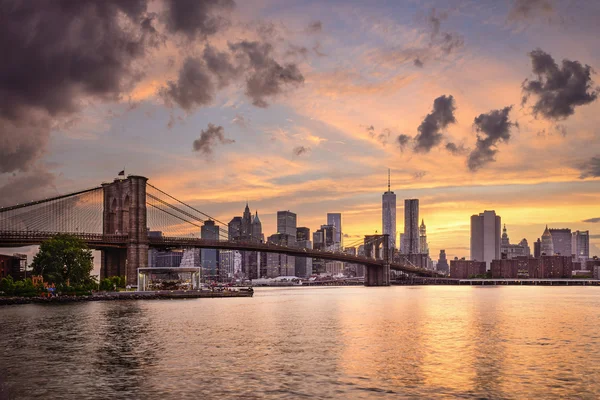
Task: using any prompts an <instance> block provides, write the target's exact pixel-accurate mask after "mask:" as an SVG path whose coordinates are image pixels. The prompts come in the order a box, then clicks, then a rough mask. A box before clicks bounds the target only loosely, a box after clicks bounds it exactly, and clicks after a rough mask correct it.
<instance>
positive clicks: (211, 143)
mask: <svg viewBox="0 0 600 400" xmlns="http://www.w3.org/2000/svg"><path fill="white" fill-rule="evenodd" d="M219 143H220V144H231V143H235V140H233V139H228V138H226V137H225V130H224V129H223V127H222V126H215V125H213V124H208V128H206V130H203V131H201V132H200V138H199V139H196V140H194V143H193V148H194V151H198V152H200V153H202V154H204V155H207V156H210V155H212V153H213V151H214V148H215V146H216V145H217V144H219Z"/></svg>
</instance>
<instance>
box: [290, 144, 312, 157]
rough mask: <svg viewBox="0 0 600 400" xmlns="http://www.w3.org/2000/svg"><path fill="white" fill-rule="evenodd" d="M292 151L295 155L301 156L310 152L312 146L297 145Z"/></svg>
mask: <svg viewBox="0 0 600 400" xmlns="http://www.w3.org/2000/svg"><path fill="white" fill-rule="evenodd" d="M292 152H293V153H294V155H295V156H301V155H302V154H306V153H309V152H310V147H304V146H296V147H294V150H292Z"/></svg>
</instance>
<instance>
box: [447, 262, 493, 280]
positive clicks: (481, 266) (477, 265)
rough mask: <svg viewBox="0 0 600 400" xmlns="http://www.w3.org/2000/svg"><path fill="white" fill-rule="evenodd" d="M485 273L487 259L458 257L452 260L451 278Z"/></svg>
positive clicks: (463, 277)
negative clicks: (463, 258) (475, 259)
mask: <svg viewBox="0 0 600 400" xmlns="http://www.w3.org/2000/svg"><path fill="white" fill-rule="evenodd" d="M485 273H486V266H485V261H474V260H456V259H455V260H451V261H450V278H456V279H468V278H471V277H474V276H480V275H484V274H485Z"/></svg>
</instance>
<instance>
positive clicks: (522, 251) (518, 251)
mask: <svg viewBox="0 0 600 400" xmlns="http://www.w3.org/2000/svg"><path fill="white" fill-rule="evenodd" d="M522 256H529V246H528V245H527V240H526V239H523V240H521V242H520V243H519V244H510V239H509V238H508V234H507V232H506V224H504V227H503V228H502V239H501V240H500V258H501V259H508V260H510V259H512V258H516V257H522Z"/></svg>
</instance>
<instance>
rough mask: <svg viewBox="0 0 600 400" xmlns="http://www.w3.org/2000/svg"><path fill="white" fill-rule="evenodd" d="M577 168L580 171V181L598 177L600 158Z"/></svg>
mask: <svg viewBox="0 0 600 400" xmlns="http://www.w3.org/2000/svg"><path fill="white" fill-rule="evenodd" d="M578 168H579V170H580V171H581V175H580V176H579V178H580V179H585V178H597V177H600V156H596V157H592V158H591V159H590V160H589V161H586V162H583V163H581V164H579V165H578Z"/></svg>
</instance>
